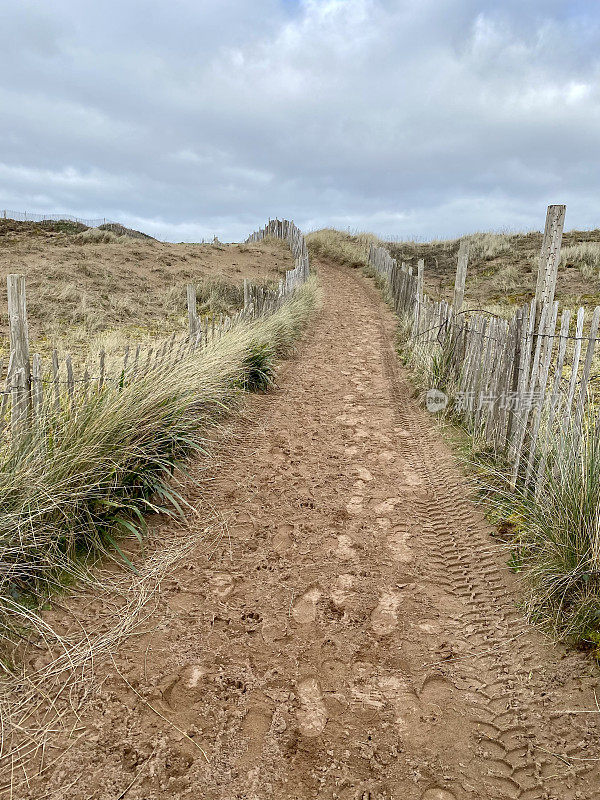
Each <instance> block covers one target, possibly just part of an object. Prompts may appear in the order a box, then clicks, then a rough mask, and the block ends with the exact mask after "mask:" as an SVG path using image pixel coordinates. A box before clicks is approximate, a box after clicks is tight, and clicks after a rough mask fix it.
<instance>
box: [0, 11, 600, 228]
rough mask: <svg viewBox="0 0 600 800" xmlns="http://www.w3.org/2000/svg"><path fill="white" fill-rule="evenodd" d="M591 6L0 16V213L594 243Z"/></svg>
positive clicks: (598, 181) (596, 138)
mask: <svg viewBox="0 0 600 800" xmlns="http://www.w3.org/2000/svg"><path fill="white" fill-rule="evenodd" d="M599 164H600V2H598V0H572V1H571V2H566V1H559V0H539V1H538V0H493V1H490V2H488V1H487V0H169V2H164V0H163V1H162V2H157V1H156V0H136V1H135V2H134V1H133V0H119V2H114V0H102V2H100V3H99V2H97V0H95V2H88V0H52V2H48V0H43V2H41V1H40V2H32V1H31V0H1V2H0V209H2V208H8V209H12V210H18V211H25V210H27V211H42V212H68V213H71V214H75V215H78V216H82V217H97V216H106V217H110V218H113V219H116V220H119V221H122V222H124V223H125V224H128V225H131V226H133V227H137V228H140V229H141V230H144V231H147V232H149V233H153V234H155V235H157V236H159V237H161V238H166V239H170V240H176V241H179V240H187V241H198V240H199V239H201V238H203V237H212V235H213V234H217V235H218V236H219V237H220V238H221V239H223V240H236V239H239V238H242V237H244V236H245V235H246V234H247V233H248V232H250V230H252V229H254V228H256V227H257V226H259V225H261V224H262V223H263V222H264V221H266V219H267V218H268V217H269V216H279V217H282V216H284V217H288V218H291V219H294V220H295V221H296V223H297V224H299V225H300V226H301V227H302V228H304V229H311V228H315V227H321V226H325V225H332V226H336V227H341V228H348V227H349V228H351V229H356V228H358V229H366V230H372V231H375V232H376V233H380V234H385V235H390V236H399V237H413V236H416V237H420V238H423V237H425V238H429V237H447V236H452V235H460V234H462V233H465V232H469V231H474V230H484V229H485V230H498V229H503V228H509V229H515V228H524V229H530V228H539V227H540V226H541V225H543V221H544V216H545V207H546V205H547V204H548V203H566V204H567V223H566V224H567V227H568V228H575V227H580V228H586V227H600V168H599Z"/></svg>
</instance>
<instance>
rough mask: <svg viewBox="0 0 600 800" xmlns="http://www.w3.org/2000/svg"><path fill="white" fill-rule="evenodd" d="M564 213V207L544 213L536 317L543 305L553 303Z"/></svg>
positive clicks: (536, 288)
mask: <svg viewBox="0 0 600 800" xmlns="http://www.w3.org/2000/svg"><path fill="white" fill-rule="evenodd" d="M566 211H567V207H566V206H548V210H547V212H546V226H545V228H544V237H543V239H542V249H541V251H540V260H539V264H538V275H537V283H536V287H535V307H536V314H537V316H538V317H539V314H540V313H541V308H542V306H543V305H545V304H548V305H550V304H551V303H552V302H553V301H554V292H555V289H556V278H557V275H558V263H559V261H560V245H561V241H562V233H563V227H564V224H565V214H566Z"/></svg>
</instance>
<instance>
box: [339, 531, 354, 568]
mask: <svg viewBox="0 0 600 800" xmlns="http://www.w3.org/2000/svg"><path fill="white" fill-rule="evenodd" d="M335 554H336V556H337V557H338V558H342V559H344V560H345V561H349V560H351V559H355V558H356V551H355V549H354V544H353V542H352V539H351V538H350V537H349V536H346V534H345V533H341V534H340V535H339V536H338V546H337V548H336V551H335Z"/></svg>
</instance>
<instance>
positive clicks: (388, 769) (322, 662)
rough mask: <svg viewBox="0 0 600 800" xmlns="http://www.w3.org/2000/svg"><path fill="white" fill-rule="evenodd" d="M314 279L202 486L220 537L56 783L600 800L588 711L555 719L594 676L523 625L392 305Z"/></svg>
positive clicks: (370, 292)
mask: <svg viewBox="0 0 600 800" xmlns="http://www.w3.org/2000/svg"><path fill="white" fill-rule="evenodd" d="M320 279H321V282H322V284H323V288H324V292H325V298H324V307H323V311H322V312H321V314H320V316H319V318H318V319H317V320H316V321H315V324H314V326H313V328H312V329H311V331H310V332H309V334H308V335H307V336H306V337H305V340H304V342H303V343H302V345H301V347H300V351H299V355H298V357H297V358H296V359H295V360H294V361H293V362H291V363H290V364H288V365H287V366H286V368H285V370H284V374H283V376H282V378H281V381H280V383H281V388H280V390H279V392H278V393H275V394H273V393H272V394H270V395H269V396H266V397H256V398H253V399H251V400H250V401H249V402H250V405H251V410H252V413H251V415H250V416H251V417H252V418H253V419H256V420H257V422H256V423H252V424H251V425H250V427H248V423H246V427H245V429H244V428H243V426H242V425H236V430H237V432H238V433H239V434H243V440H241V441H240V442H239V443H238V444H237V445H232V446H231V447H230V448H229V451H228V452H229V463H228V464H227V465H226V466H225V468H224V469H223V471H221V472H220V473H219V474H218V475H215V476H214V478H213V479H212V480H211V481H210V500H211V503H212V505H213V506H214V507H215V508H216V509H217V511H218V512H219V513H220V514H221V516H222V518H223V519H224V520H225V521H227V523H228V528H227V536H226V537H224V538H223V540H222V542H221V543H220V544H218V545H217V546H213V548H212V550H209V548H208V547H199V548H198V549H197V551H196V552H195V553H194V554H193V555H192V556H191V557H190V558H189V559H188V561H187V562H186V564H184V565H181V566H180V567H179V568H178V569H177V570H176V571H175V573H174V574H173V576H172V579H171V580H170V581H169V582H168V583H167V584H166V585H165V586H164V589H163V594H162V600H163V610H162V615H157V621H156V627H155V629H154V630H152V631H151V632H149V633H147V634H144V635H141V636H140V637H139V638H137V639H136V640H131V641H129V642H128V643H126V645H125V646H123V647H122V648H121V650H120V651H119V653H118V654H117V655H116V657H115V663H116V664H117V667H118V673H117V672H115V671H114V670H111V669H108V668H104V669H102V668H100V667H99V672H98V674H99V677H100V678H102V679H103V680H104V683H103V686H102V689H101V691H100V694H99V696H98V698H97V699H96V701H95V702H94V704H93V705H92V706H91V707H90V708H89V711H88V713H87V715H86V718H85V724H86V726H87V728H88V735H87V736H85V737H83V738H82V740H81V741H78V742H77V743H76V744H75V745H73V746H72V747H71V749H70V750H69V751H68V752H67V753H66V755H65V757H64V759H63V760H62V762H61V764H60V767H57V769H56V770H55V771H54V773H53V774H52V777H51V779H50V781H49V782H46V783H45V786H44V787H43V791H47V790H48V789H56V790H58V795H57V796H60V788H59V787H60V786H61V785H68V784H69V782H70V781H71V780H72V779H73V778H75V777H76V776H77V775H80V777H79V779H78V784H77V785H78V792H79V795H80V796H81V797H88V796H90V797H94V798H97V800H105V799H106V800H109V798H110V800H112V799H113V798H115V797H118V796H119V793H120V792H122V791H123V790H124V788H125V787H128V786H130V784H131V788H128V789H127V798H128V800H130V799H131V800H154V798H159V797H161V798H164V797H169V798H174V800H179V799H180V798H181V799H183V798H196V797H203V798H208V799H209V800H233V798H240V799H241V798H244V800H246V799H247V798H248V799H251V800H267V799H268V798H273V800H275V799H276V800H305V799H306V800H308V798H331V800H338V799H339V800H484V799H486V800H487V799H488V798H489V800H496V799H498V800H500V799H501V798H519V800H534V799H535V800H538V799H539V800H559V799H560V800H582V799H583V800H587V799H588V798H594V797H597V796H598V794H599V791H600V779H599V776H598V770H597V765H596V762H595V761H590V760H585V759H593V758H596V757H597V756H598V752H597V746H596V744H595V742H596V741H597V740H598V730H597V727H596V725H597V723H596V717H595V715H593V714H585V715H583V714H582V715H578V716H565V715H562V714H556V713H555V712H557V711H559V710H564V709H575V708H578V709H584V708H585V709H592V708H594V707H595V706H594V699H593V691H592V690H593V686H594V683H595V680H596V677H595V673H594V672H593V669H592V667H591V666H590V665H589V664H588V662H586V661H585V660H584V659H583V658H582V657H580V656H577V655H565V654H564V652H563V651H561V650H559V649H558V648H554V647H552V646H550V645H548V644H547V643H545V642H544V640H543V639H542V638H541V637H540V636H538V635H537V634H536V633H535V632H533V631H532V630H530V629H528V628H527V627H526V626H525V625H524V624H523V623H522V621H521V620H520V619H519V616H518V614H517V613H516V611H515V600H516V597H517V595H516V593H515V591H514V587H513V584H512V579H511V578H510V576H509V575H508V574H507V571H506V569H505V566H504V562H503V559H502V557H500V556H499V555H498V553H497V552H496V551H495V550H494V547H493V543H492V539H491V538H490V536H489V531H488V530H487V529H486V527H485V525H484V524H483V522H482V520H481V517H480V515H479V514H478V512H477V511H476V509H475V508H474V506H473V505H472V503H471V502H470V501H469V500H468V498H467V491H466V488H465V484H464V481H463V480H462V478H461V476H460V474H459V472H458V471H457V469H456V467H455V465H454V463H453V460H452V457H451V455H450V454H449V452H448V450H447V448H446V447H445V446H444V444H443V443H442V442H441V440H440V438H439V436H438V434H437V433H436V432H435V429H434V427H433V424H432V421H431V419H428V418H427V417H426V414H425V413H424V412H423V411H422V410H421V409H420V408H419V407H418V406H417V404H416V402H415V401H414V400H413V399H412V398H411V389H410V386H409V384H408V382H407V381H406V378H405V377H403V376H402V374H401V371H400V370H399V367H398V362H397V359H396V357H395V355H394V352H393V347H392V335H393V328H394V320H393V317H392V314H391V312H390V311H389V310H388V309H387V308H386V307H385V306H384V305H383V303H382V302H381V300H380V298H379V297H378V295H377V294H376V292H375V290H374V289H373V288H372V287H371V286H370V285H368V284H367V282H366V281H364V280H363V279H362V278H361V277H360V276H358V275H357V274H356V273H351V272H348V271H345V270H342V269H339V268H337V267H335V266H332V265H328V264H322V265H320ZM119 673H121V674H122V675H124V676H126V677H127V680H128V681H129V682H130V683H131V685H132V686H135V687H136V690H137V691H138V692H139V694H140V695H142V697H144V698H145V699H146V701H147V702H148V703H151V704H152V706H153V708H154V709H155V710H158V711H159V712H160V713H161V714H162V715H163V716H164V717H166V718H168V719H170V720H171V721H172V722H173V723H174V724H176V725H177V728H178V731H179V732H178V731H177V730H174V729H173V728H172V727H170V726H168V725H166V724H165V723H164V721H163V720H162V719H161V718H160V717H158V716H157V714H156V713H155V711H153V710H152V709H150V708H149V707H148V705H147V704H146V703H144V702H142V701H140V699H139V697H138V696H135V695H134V694H133V693H132V692H131V691H130V690H128V687H127V686H126V685H125V684H124V682H123V681H122V679H121V678H120V675H119ZM184 734H185V735H184ZM193 742H195V743H196V744H197V745H199V746H201V747H202V748H203V749H204V750H205V751H206V753H207V756H208V762H207V761H206V760H205V759H203V758H202V757H201V756H200V755H199V751H198V749H197V747H195V746H194V744H193ZM82 765H85V769H84V772H83V774H80V773H81V766H82ZM141 765H143V769H142V766H141ZM138 773H139V774H138ZM134 778H135V780H134V781H133V783H132V779H134ZM27 796H28V797H30V798H32V799H33V798H36V799H37V798H40V797H41V796H42V789H41V787H39V786H33V787H32V790H31V792H30V794H29V795H27ZM66 796H73V794H72V790H71V792H70V794H69V795H65V797H66Z"/></svg>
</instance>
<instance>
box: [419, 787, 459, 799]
mask: <svg viewBox="0 0 600 800" xmlns="http://www.w3.org/2000/svg"><path fill="white" fill-rule="evenodd" d="M421 800H456V795H455V794H452V792H448V791H446V789H427V791H426V792H425V794H422V795H421Z"/></svg>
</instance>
